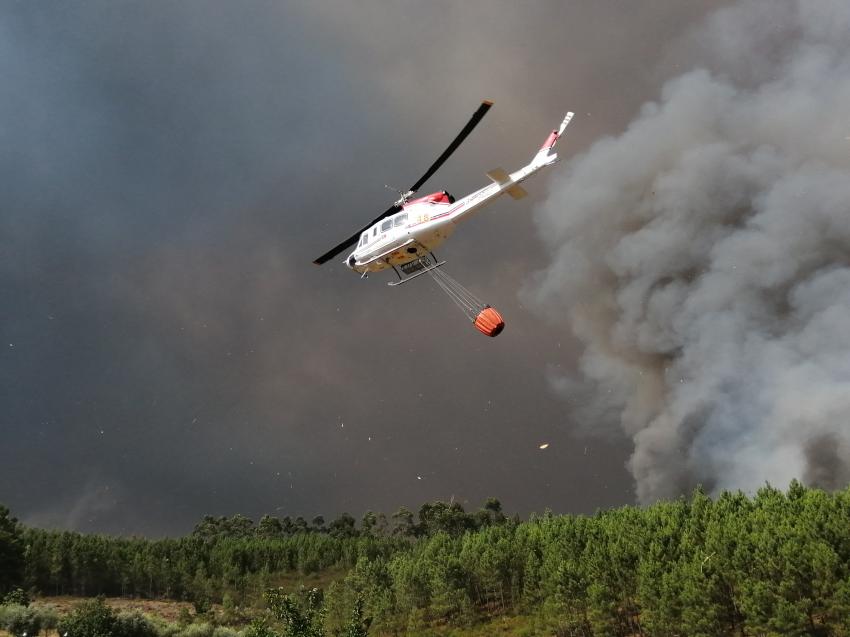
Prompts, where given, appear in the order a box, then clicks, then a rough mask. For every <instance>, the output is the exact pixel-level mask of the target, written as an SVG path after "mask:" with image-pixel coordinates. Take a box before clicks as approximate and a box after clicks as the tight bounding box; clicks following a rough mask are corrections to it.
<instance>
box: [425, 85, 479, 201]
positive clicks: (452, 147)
mask: <svg viewBox="0 0 850 637" xmlns="http://www.w3.org/2000/svg"><path fill="white" fill-rule="evenodd" d="M491 106H493V102H491V101H489V100H484V101H483V102H481V106H479V107H478V110H477V111H475V113H473V114H472V117H471V118H470V120H469V121H468V122H467V123H466V126H464V127H463V129H462V130H461V131H460V133H458V136H457V137H455V138H454V141H453V142H452V143H451V144H449V147H448V148H446V150H444V151H443V154H442V155H440V156H439V158H437V161H435V162H434V163H433V164H432V165H431V167H430V168H429V169H428V171H427V172H426V173H425V174H424V175H422V177H420V179H419V181H417V182H416V183H415V184H413V185H412V186H411V187H410V191H411V192H416V191H417V190H419V188H420V187H421V186H422V184H424V183H425V182H426V181H428V180H429V179H430V178H431V175H433V174H434V173H435V172H437V170H439V168H440V166H442V165H443V164H444V163H445V161H446V160H447V159H448V158H449V157H451V155H452V153H453V152H455V151H456V150H457V147H458V146H460V145H461V144H462V143H463V140H465V139H466V138H467V136H468V135H469V134H470V133H471V132H472V130H473V129H474V128H475V127H476V126H478V122H480V121H481V120H482V118H483V117H484V116H485V115H486V114H487V111H489V110H490V107H491Z"/></svg>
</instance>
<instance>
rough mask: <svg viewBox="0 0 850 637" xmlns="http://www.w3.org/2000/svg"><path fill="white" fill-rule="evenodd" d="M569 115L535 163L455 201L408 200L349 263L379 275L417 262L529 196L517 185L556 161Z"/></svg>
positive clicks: (364, 237) (494, 173) (440, 196)
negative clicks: (486, 210) (502, 204)
mask: <svg viewBox="0 0 850 637" xmlns="http://www.w3.org/2000/svg"><path fill="white" fill-rule="evenodd" d="M571 118H572V113H568V114H567V116H566V117H565V118H564V121H563V122H562V123H561V126H560V129H558V130H554V131H552V133H551V134H550V135H549V137H548V138H547V140H546V143H544V145H543V147H542V148H541V149H540V151H539V152H538V153H537V154H536V155H535V156H534V159H532V161H531V163H529V164H528V165H527V166H524V167H522V168H520V169H519V170H517V171H515V172H513V173H511V174H508V173H506V172H505V171H504V170H502V169H500V168H497V169H495V170H491V171H490V172H488V173H487V176H488V177H490V179H491V180H492V181H493V183H491V184H489V185H488V186H484V187H483V188H481V189H479V190H476V191H475V192H473V193H471V194H469V195H467V196H465V197H463V198H461V199H457V200H454V199H453V198H451V197H450V196H449V195H448V194H447V193H446V192H445V191H442V192H437V193H433V194H431V195H428V196H426V197H422V198H419V199H415V200H412V201H407V202H405V203H404V204H403V205H402V210H401V211H399V212H397V213H395V214H394V215H392V216H390V217H387V218H385V219H382V220H380V221H378V222H377V223H375V224H374V225H372V226H370V227H369V228H368V229H367V230H366V231H364V232H363V233H362V234H361V236H360V241H359V242H358V244H357V247H356V248H355V250H354V251H353V252H352V253H351V254H349V255H348V257H347V258H346V260H345V264H346V265H347V266H348V267H349V268H351V269H352V270H355V271H356V272H360V273H361V274H367V273H369V272H378V271H380V270H385V269H388V268H390V267H394V266H402V265H404V264H406V263H410V262H412V261H417V260H419V259H422V258H423V257H425V256H426V255H428V254H429V253H430V252H432V251H433V250H436V249H437V248H438V247H440V245H441V244H442V243H443V242H444V241H445V240H446V239H448V238H449V237H450V236H451V235H452V234H453V233H454V231H455V229H456V228H457V224H459V223H460V222H461V221H464V220H466V219H468V218H470V217H471V216H472V215H473V214H474V213H476V212H478V211H479V210H481V209H482V208H483V207H484V206H486V205H487V204H489V203H491V202H493V201H494V200H495V199H496V198H498V197H500V196H501V195H503V194H505V193H507V194H509V195H510V196H511V197H513V198H514V199H520V198H522V197H524V196H525V195H526V194H527V193H526V192H525V190H524V189H523V188H522V187H521V186H520V185H519V184H520V183H522V182H523V181H525V180H526V179H528V178H529V177H531V176H532V175H534V174H536V173H537V172H538V171H540V170H542V169H543V168H546V167H547V166H551V165H552V164H554V163H556V162H557V161H558V155H557V153H554V152H552V147H553V146H554V145H555V142H557V140H558V138H559V137H560V135H561V134H562V133H563V131H564V128H565V127H566V126H567V124H568V123H569V122H570V119H571Z"/></svg>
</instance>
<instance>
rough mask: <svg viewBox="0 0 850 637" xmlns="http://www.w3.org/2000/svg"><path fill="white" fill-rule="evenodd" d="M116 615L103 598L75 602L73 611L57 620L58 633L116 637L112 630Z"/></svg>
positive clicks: (81, 636)
mask: <svg viewBox="0 0 850 637" xmlns="http://www.w3.org/2000/svg"><path fill="white" fill-rule="evenodd" d="M116 620H117V616H116V615H115V611H113V610H112V609H111V608H110V607H109V606H107V605H106V602H105V601H104V600H103V598H101V597H98V598H97V599H88V600H85V601H83V602H80V603H79V604H77V606H76V607H75V608H74V610H73V612H71V613H70V614H69V615H66V616H65V617H64V618H63V619H62V621H60V622H59V633H60V634H65V633H66V632H67V633H68V634H69V635H73V637H117V636H116V635H115V633H114V631H113V629H114V628H115V623H116Z"/></svg>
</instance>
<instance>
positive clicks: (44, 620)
mask: <svg viewBox="0 0 850 637" xmlns="http://www.w3.org/2000/svg"><path fill="white" fill-rule="evenodd" d="M34 608H35V611H36V612H37V613H38V614H39V617H41V629H42V630H53V629H54V628H56V626H57V625H58V624H59V613H57V612H56V609H55V608H54V607H53V606H49V605H45V606H35V607H34Z"/></svg>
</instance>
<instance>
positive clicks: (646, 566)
mask: <svg viewBox="0 0 850 637" xmlns="http://www.w3.org/2000/svg"><path fill="white" fill-rule="evenodd" d="M3 511H4V510H0V514H2V515H0V563H3V564H8V565H10V567H9V568H7V569H4V570H0V573H3V575H2V579H0V592H2V590H8V589H10V588H11V587H12V586H16V585H20V586H22V587H24V588H25V589H29V590H32V591H38V592H40V593H42V594H50V595H55V594H74V595H82V596H94V595H99V594H105V595H110V596H124V597H128V596H134V597H144V598H170V599H176V600H188V601H191V602H192V603H193V605H194V607H195V608H196V609H197V611H198V612H200V613H204V612H208V610H207V609H209V605H210V603H213V602H215V603H217V604H222V606H221V607H220V608H221V609H223V610H222V611H221V613H223V612H224V611H225V610H227V612H229V613H230V614H231V619H232V622H231V623H233V624H236V625H238V624H240V622H241V623H242V625H243V626H244V625H246V623H247V622H248V621H249V619H252V618H261V617H263V616H264V615H263V614H264V613H267V611H264V610H263V609H264V608H266V606H267V601H268V600H269V599H272V598H269V597H268V595H266V596H265V597H264V595H263V593H264V592H265V591H267V590H268V589H275V588H276V587H278V586H283V588H284V590H286V591H291V590H292V589H293V588H295V587H296V586H295V584H296V582H302V583H303V580H299V578H303V577H305V576H309V575H312V576H314V577H318V578H320V581H321V585H317V586H315V588H317V589H321V592H322V593H323V595H322V596H321V616H322V623H323V625H324V626H325V627H326V628H327V630H328V632H329V634H330V633H332V632H333V631H334V630H343V629H345V627H346V626H347V625H349V624H350V622H351V621H352V620H351V617H352V609H356V608H357V607H358V604H360V603H361V602H362V618H363V619H367V620H368V621H366V622H365V623H364V626H365V627H366V628H368V630H369V632H370V634H438V633H439V634H448V633H451V632H452V631H463V632H465V631H468V633H469V634H473V632H477V631H478V630H481V629H482V627H485V626H489V627H490V630H489V631H487V632H490V634H493V633H495V632H503V631H502V630H500V629H499V628H498V627H500V626H501V627H502V628H504V629H505V630H509V631H510V634H515V633H514V631H516V633H519V632H521V633H524V634H541V635H542V634H548V635H564V636H566V635H587V636H590V635H617V636H623V637H626V636H631V635H646V636H650V635H651V636H656V635H657V636H673V635H705V636H717V635H836V636H842V635H850V489H847V490H844V491H840V492H836V493H828V492H825V491H821V490H818V489H810V488H806V487H803V486H802V485H800V484H799V483H796V482H794V483H792V484H791V485H790V487H789V489H788V491H787V492H785V493H783V492H782V491H780V490H777V489H774V488H771V487H765V488H763V489H761V490H760V491H759V492H758V493H757V494H755V495H754V496H752V497H749V496H747V495H745V494H742V493H724V494H722V495H720V496H719V497H717V498H715V499H712V498H710V497H708V496H706V495H705V494H704V493H703V492H702V491H699V490H698V491H696V492H694V493H693V494H692V496H691V497H690V498H687V499H684V498H683V499H681V500H677V501H674V502H660V503H657V504H655V505H652V506H647V507H632V506H628V507H623V508H620V509H616V510H610V511H602V512H599V513H597V514H595V515H593V516H573V515H552V514H550V513H545V514H543V515H542V516H532V517H531V518H530V519H529V520H527V521H520V520H518V519H517V518H509V517H506V516H505V515H504V514H503V513H502V511H501V506H500V505H499V503H498V501H497V500H489V501H488V502H487V503H486V504H485V506H484V507H483V508H482V509H481V510H479V511H477V512H474V513H467V512H465V511H464V510H463V508H462V507H461V506H460V505H459V504H457V503H444V502H434V503H428V504H425V505H423V506H422V507H421V508H420V510H419V512H418V515H417V516H414V515H413V514H412V513H411V512H410V511H408V510H406V509H401V510H400V511H398V512H397V513H396V514H395V515H393V516H392V517H391V518H389V519H387V518H386V517H385V516H382V515H374V514H371V513H367V514H366V515H365V516H363V519H362V520H361V521H360V523H359V524H358V523H355V520H354V519H353V518H352V517H351V516H348V515H343V516H341V517H340V518H338V519H337V520H334V521H332V522H331V523H329V524H327V525H326V524H325V521H324V520H323V519H321V518H316V519H314V520H313V521H312V523H310V524H308V523H307V522H306V521H304V520H302V519H300V518H298V519H296V520H294V521H293V520H290V519H289V518H283V519H277V518H273V517H270V516H266V517H263V518H262V519H261V520H260V521H259V522H258V523H257V524H255V523H253V522H252V521H251V520H249V519H247V518H245V517H242V516H234V517H231V518H212V517H207V518H204V520H202V521H201V522H200V523H199V524H198V525H197V526H196V528H195V529H194V531H193V532H192V533H191V534H190V535H188V536H185V537H182V538H176V539H160V540H148V539H143V538H117V537H106V536H99V535H81V534H78V533H71V532H58V531H45V530H39V529H31V528H23V527H21V526H20V525H19V524H17V523H15V522H14V521H13V519H12V518H10V517H9V515H8V512H6V513H3ZM2 520H5V522H2ZM4 528H5V529H6V531H2V529H4ZM9 529H12V530H9ZM317 581H318V580H317ZM311 588H313V587H311ZM306 593H309V590H307V591H306ZM276 594H277V595H278V597H277V598H275V599H278V601H280V597H279V595H280V594H279V593H276ZM273 597H274V596H273ZM291 599H292V600H294V601H293V604H295V606H298V604H301V606H300V607H301V608H304V605H303V602H304V599H306V597H305V593H303V594H302V595H300V596H298V595H296V596H294V597H292V598H291ZM299 600H300V601H299ZM295 606H294V607H295ZM267 619H268V626H269V627H271V628H270V630H271V629H272V628H273V627H274V626H278V627H279V628H280V627H281V626H284V624H285V622H284V623H283V624H281V623H280V622H279V621H278V623H275V622H276V621H277V620H280V617H277V620H276V619H275V617H272V616H268V617H267ZM284 627H285V626H284ZM509 627H511V628H509ZM255 628H256V626H255ZM250 630H253V629H249V631H250ZM281 630H282V628H281ZM249 631H248V632H249ZM269 634H271V633H269ZM293 634H294V633H293ZM346 634H349V633H346ZM358 634H361V633H358ZM362 634H365V633H362ZM457 634H462V632H457ZM503 634H509V633H508V632H504V633H503Z"/></svg>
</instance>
